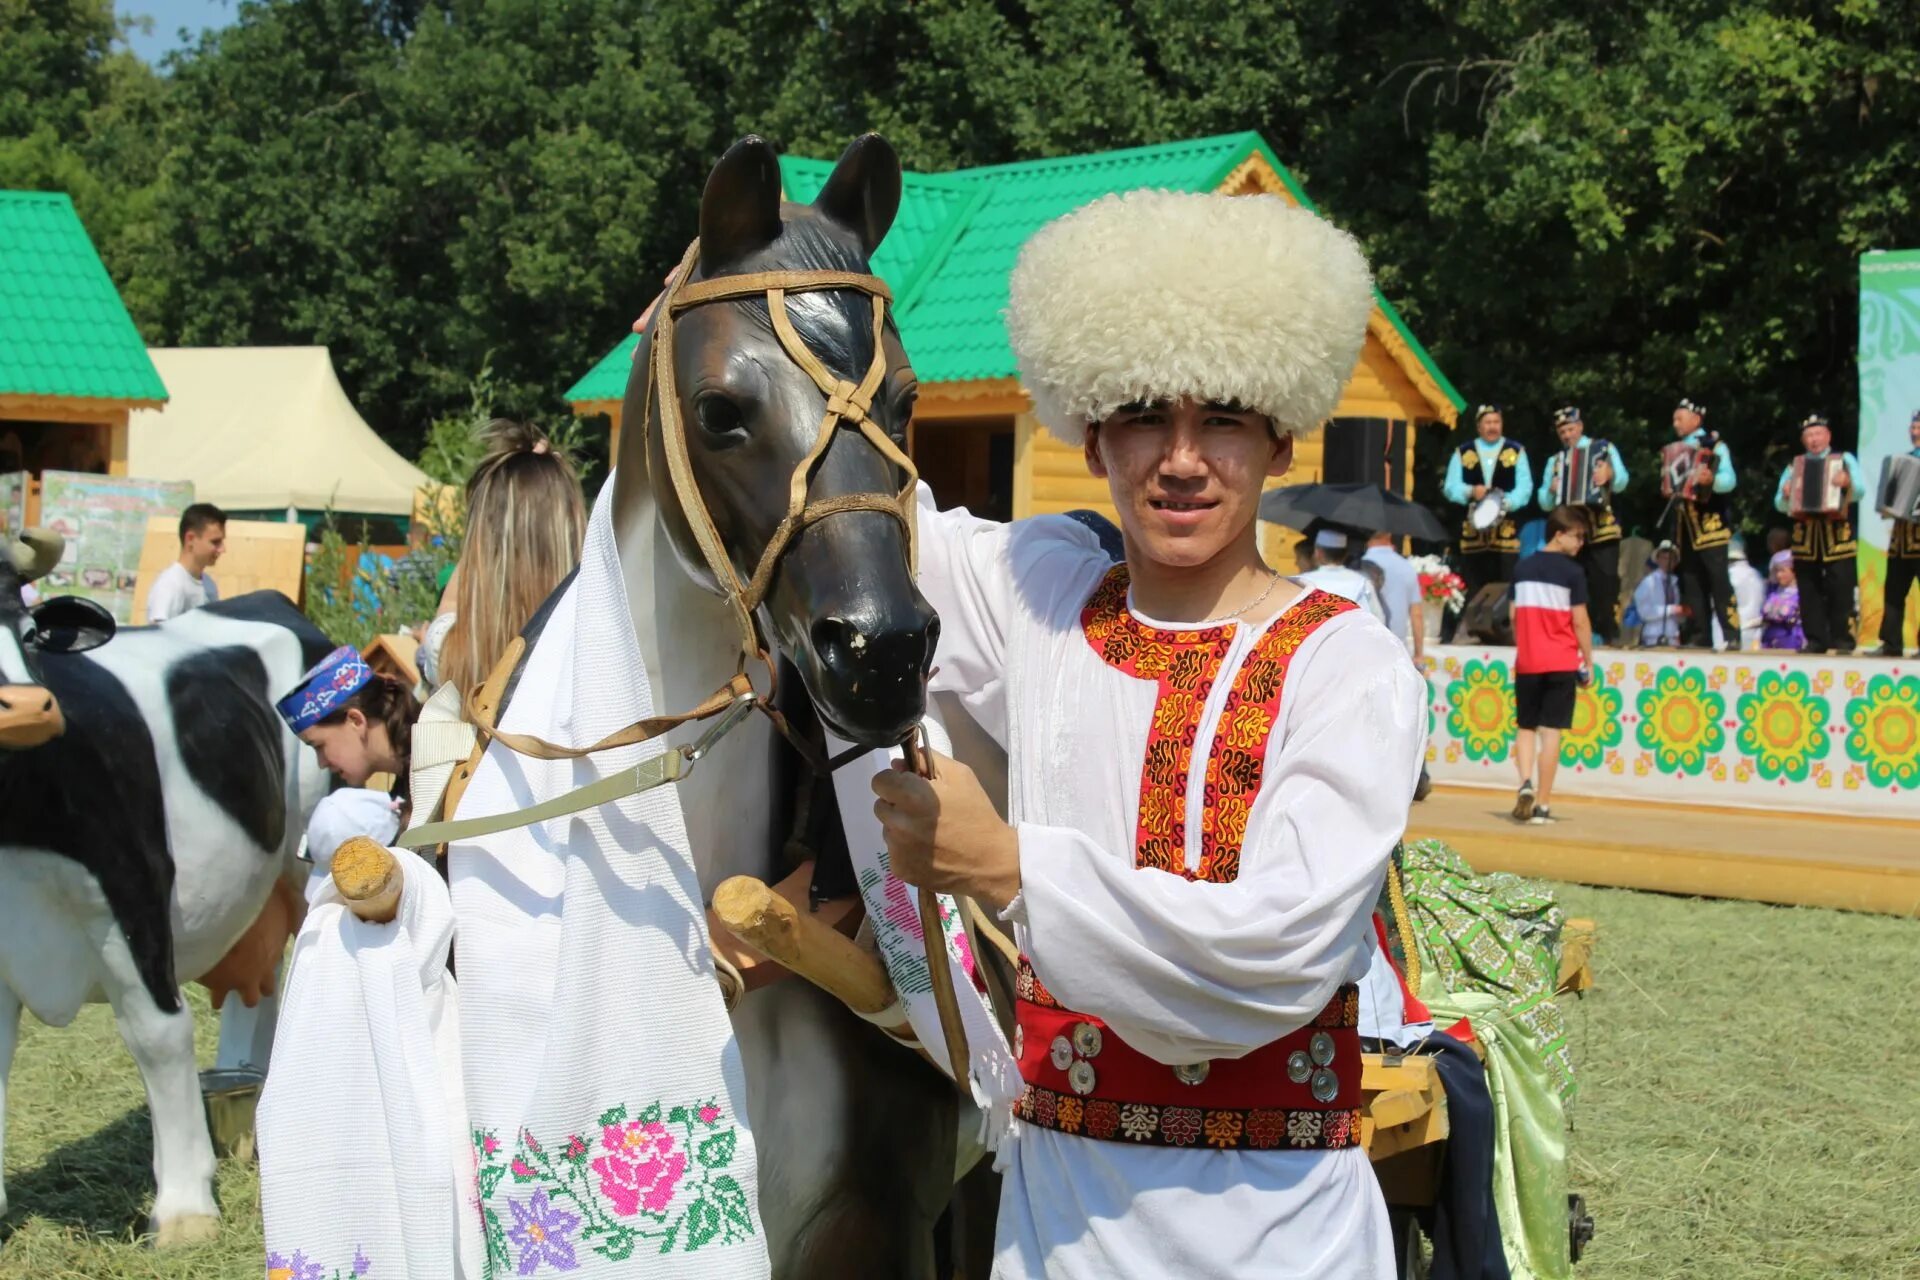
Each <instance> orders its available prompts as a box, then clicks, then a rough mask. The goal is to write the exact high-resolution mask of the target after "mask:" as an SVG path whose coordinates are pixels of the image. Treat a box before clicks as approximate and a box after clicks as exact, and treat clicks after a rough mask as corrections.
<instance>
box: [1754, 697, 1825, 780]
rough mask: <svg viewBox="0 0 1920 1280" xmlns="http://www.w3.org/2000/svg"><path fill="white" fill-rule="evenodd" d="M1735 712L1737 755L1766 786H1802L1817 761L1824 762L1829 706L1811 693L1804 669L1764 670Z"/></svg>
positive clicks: (1823, 699)
mask: <svg viewBox="0 0 1920 1280" xmlns="http://www.w3.org/2000/svg"><path fill="white" fill-rule="evenodd" d="M1734 710H1735V712H1736V714H1737V715H1738V716H1739V719H1740V731H1739V732H1738V733H1737V734H1736V735H1735V736H1734V743H1735V745H1736V746H1738V747H1739V748H1740V754H1742V755H1744V756H1746V757H1747V758H1748V759H1750V760H1752V761H1753V767H1754V769H1755V770H1756V771H1757V772H1758V773H1759V774H1760V776H1761V777H1763V778H1765V779H1767V780H1768V781H1769V782H1772V781H1775V780H1777V779H1780V778H1785V779H1787V781H1789V782H1805V781H1806V780H1807V773H1808V771H1809V770H1810V769H1811V768H1812V766H1813V762H1814V761H1815V760H1825V759H1826V758H1827V702H1826V699H1825V698H1821V697H1818V696H1816V695H1815V694H1814V692H1813V688H1812V686H1810V685H1809V684H1808V683H1807V676H1806V673H1805V672H1804V671H1795V672H1792V673H1791V674H1788V675H1782V674H1781V673H1780V672H1778V671H1768V672H1764V673H1763V674H1762V675H1761V676H1760V679H1759V680H1758V681H1757V682H1755V684H1754V686H1753V692H1752V693H1743V694H1741V695H1740V700H1739V702H1737V703H1735V704H1734Z"/></svg>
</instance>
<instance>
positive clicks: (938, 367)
mask: <svg viewBox="0 0 1920 1280" xmlns="http://www.w3.org/2000/svg"><path fill="white" fill-rule="evenodd" d="M1256 152H1257V153H1258V154H1259V155H1261V156H1262V157H1263V158H1264V159H1265V160H1266V162H1267V163H1268V164H1269V165H1271V166H1272V168H1273V171H1274V172H1275V173H1276V174H1278V175H1279V177H1280V180H1281V181H1282V182H1283V183H1285V184H1286V187H1287V190H1288V191H1289V192H1290V193H1291V194H1292V195H1293V197H1294V198H1295V199H1296V200H1298V201H1299V202H1300V203H1301V204H1302V205H1304V206H1305V207H1307V208H1308V209H1312V208H1313V207H1314V206H1313V202H1312V201H1310V200H1308V199H1307V195H1306V192H1305V191H1304V190H1302V189H1301V187H1300V184H1299V183H1298V182H1297V181H1296V180H1295V179H1294V177H1293V175H1292V174H1291V173H1289V172H1288V171H1287V168H1286V166H1285V165H1283V164H1281V163H1280V161H1279V158H1278V157H1277V156H1275V155H1274V154H1273V151H1272V149H1271V148H1270V147H1268V146H1267V144H1266V142H1265V141H1264V140H1262V138H1261V137H1260V135H1259V134H1257V133H1251V132H1249V133H1233V134H1223V135H1221V136H1219V137H1213V138H1197V139H1194V140H1192V141H1189V142H1170V143H1164V144H1161V145H1157V146H1150V147H1131V148H1128V149H1127V150H1124V151H1102V152H1098V153H1096V154H1093V155H1084V156H1060V157H1056V158H1052V159H1046V160H1023V161H1019V162H1017V163H1014V164H999V165H987V166H984V167H982V168H977V169H962V170H958V171H956V172H954V173H948V174H919V173H909V174H906V175H905V176H904V181H903V184H902V192H901V201H900V213H899V215H898V216H897V217H896V218H895V219H894V224H893V229H892V230H891V231H889V232H888V233H887V238H886V240H885V241H883V242H882V243H881V245H880V248H879V249H878V250H877V251H876V252H875V253H874V256H873V266H874V271H875V273H876V274H877V275H879V276H880V277H881V278H882V279H884V280H885V281H886V282H887V284H888V286H889V287H891V288H892V290H893V293H894V321H895V323H896V324H898V325H899V326H900V336H901V339H902V341H904V342H905V344H906V347H907V350H908V351H909V352H911V353H912V356H913V367H914V372H915V373H916V374H917V375H918V376H919V379H920V382H921V384H922V385H929V384H933V383H941V382H972V381H977V380H981V379H990V378H1011V377H1014V376H1016V368H1015V365H1014V359H1013V350H1012V348H1011V347H1010V346H1009V345H1008V343H1007V332H1006V325H1005V323H1004V321H1003V320H1002V313H1003V312H1004V311H1005V309H1006V305H1007V283H1008V280H1009V278H1010V277H1011V275H1012V273H1013V264H1014V260H1015V258H1017V257H1018V256H1019V253H1020V246H1021V245H1023V244H1025V243H1026V241H1027V239H1028V238H1029V237H1030V236H1032V235H1033V233H1034V232H1036V231H1038V230H1039V229H1040V228H1041V227H1042V226H1044V225H1046V224H1047V223H1048V222H1050V221H1052V220H1053V219H1054V218H1057V217H1059V216H1061V215H1062V214H1065V213H1068V212H1070V211H1072V210H1074V209H1077V208H1079V207H1080V206H1081V205H1083V204H1086V203H1087V202H1089V201H1091V200H1095V199H1098V198H1099V197H1101V196H1103V195H1107V194H1110V193H1113V192H1119V191H1132V190H1135V189H1137V188H1140V187H1158V188H1164V189H1166V190H1171V191H1213V190H1216V189H1218V188H1219V186H1220V185H1221V183H1223V182H1224V181H1225V180H1226V178H1227V176H1228V175H1229V174H1231V173H1232V172H1233V171H1234V169H1236V168H1238V167H1239V166H1240V165H1241V164H1243V163H1245V162H1246V160H1247V159H1248V158H1249V157H1250V156H1252V155H1254V154H1255V153H1256ZM832 171H833V165H832V163H831V162H828V161H823V160H807V159H802V158H799V157H796V156H783V157H781V160H780V175H781V180H782V183H783V184H784V185H785V187H786V191H787V195H788V198H790V199H792V200H796V201H809V200H812V199H813V198H814V197H815V196H816V195H818V194H819V191H820V188H821V187H822V186H823V185H825V183H826V180H827V175H828V174H830V173H831V172H832ZM1374 296H1375V299H1376V300H1377V301H1378V303H1379V305H1380V309H1381V312H1382V313H1383V314H1384V315H1385V316H1386V318H1387V320H1388V322H1389V323H1390V324H1392V325H1393V327H1394V328H1395V329H1396V330H1397V331H1398V332H1399V334H1400V336H1401V337H1402V338H1404V339H1405V340H1406V343H1407V346H1408V349H1409V350H1410V351H1411V352H1412V353H1413V355H1414V357H1415V358H1416V359H1418V360H1419V361H1420V363H1421V364H1422V365H1423V366H1424V367H1425V369H1426V370H1427V372H1428V373H1429V374H1431V375H1432V377H1433V380H1434V382H1435V384H1436V385H1437V386H1439V387H1440V389H1441V391H1442V394H1444V395H1447V396H1449V397H1451V398H1452V400H1453V402H1454V407H1455V409H1464V408H1465V407H1466V401H1465V399H1464V398H1463V397H1462V396H1461V395H1460V393H1459V392H1458V391H1456V390H1455V389H1454V387H1453V384H1452V383H1450V382H1448V381H1447V378H1446V375H1445V374H1443V373H1441V372H1440V370H1439V368H1438V367H1437V366H1436V365H1435V364H1434V363H1433V358H1432V357H1431V356H1429V355H1428V354H1427V351H1426V349H1425V348H1424V347H1422V346H1421V345H1420V343H1419V341H1418V340H1417V339H1416V338H1414V336H1413V334H1412V332H1411V331H1409V330H1408V328H1407V326H1406V323H1405V322H1404V321H1403V320H1401V318H1400V315H1399V313H1398V312H1397V311H1395V310H1394V308H1393V305H1392V304H1391V303H1389V302H1388V301H1387V300H1386V299H1385V298H1384V297H1381V296H1380V295H1379V291H1378V290H1376V291H1375V295H1374ZM632 346H633V340H632V339H631V338H629V339H628V340H626V341H625V342H623V343H621V345H620V346H619V347H617V348H615V350H614V351H613V352H611V353H609V354H608V356H607V357H606V358H605V359H603V360H601V361H600V363H599V364H597V365H595V366H594V368H593V370H592V371H591V372H590V373H588V374H587V376H586V377H584V378H582V379H581V380H580V381H579V382H578V383H576V384H575V385H574V387H573V388H572V390H570V391H568V392H567V399H568V400H570V401H576V402H577V401H581V400H595V399H610V398H617V397H619V396H620V395H621V394H623V392H624V388H625V385H626V370H627V368H628V364H627V363H626V361H624V360H622V359H620V357H622V356H623V355H624V354H626V353H628V352H630V351H631V349H632ZM616 379H617V382H618V386H617V387H616V386H615V385H614V382H615V380H616Z"/></svg>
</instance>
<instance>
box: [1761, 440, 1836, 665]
mask: <svg viewBox="0 0 1920 1280" xmlns="http://www.w3.org/2000/svg"><path fill="white" fill-rule="evenodd" d="M1800 445H1801V447H1802V448H1803V449H1805V450H1806V453H1805V455H1803V456H1804V458H1805V459H1806V460H1807V461H1808V462H1809V463H1819V462H1824V461H1825V460H1826V459H1827V458H1828V457H1830V456H1831V455H1832V454H1833V428H1832V426H1831V425H1829V423H1828V422H1827V417H1826V415H1825V414H1822V413H1813V414H1808V415H1807V420H1806V421H1805V422H1803V423H1801V424H1800ZM1839 457H1840V460H1841V466H1840V468H1839V471H1838V480H1837V483H1838V485H1839V487H1840V506H1839V508H1838V509H1837V510H1833V511H1827V510H1823V509H1821V505H1820V499H1821V497H1822V495H1818V494H1803V493H1801V492H1799V489H1798V487H1797V486H1796V485H1795V483H1794V470H1795V468H1796V466H1797V465H1798V463H1799V462H1800V459H1795V460H1794V461H1793V462H1789V463H1788V464H1787V467H1786V470H1784V471H1782V472H1781V473H1780V483H1779V484H1778V485H1776V486H1775V487H1774V491H1773V505H1774V507H1775V509H1776V510H1778V511H1780V512H1781V513H1782V514H1783V515H1789V516H1792V517H1793V576H1794V578H1795V579H1796V580H1797V581H1798V582H1799V584H1800V626H1801V628H1802V630H1804V631H1805V632H1806V635H1807V647H1806V648H1805V649H1804V650H1803V652H1805V653H1826V652H1828V651H1829V650H1831V651H1832V652H1834V653H1852V652H1853V588H1854V584H1855V581H1856V577H1855V563H1854V562H1855V559H1856V557H1857V556H1858V555H1859V554H1860V542H1859V539H1858V538H1857V537H1855V535H1854V528H1853V504H1854V503H1855V502H1856V501H1858V500H1859V496H1860V460H1859V459H1858V458H1856V457H1854V456H1853V455H1852V454H1851V453H1845V452H1842V453H1841V454H1840V455H1839ZM1735 634H1738V633H1737V632H1736V633H1735Z"/></svg>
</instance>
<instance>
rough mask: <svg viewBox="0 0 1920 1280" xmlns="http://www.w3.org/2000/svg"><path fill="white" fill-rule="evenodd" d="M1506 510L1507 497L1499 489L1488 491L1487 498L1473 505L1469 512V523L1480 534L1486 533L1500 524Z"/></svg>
mask: <svg viewBox="0 0 1920 1280" xmlns="http://www.w3.org/2000/svg"><path fill="white" fill-rule="evenodd" d="M1505 509H1506V495H1505V494H1503V493H1501V492H1500V491H1499V490H1498V489H1491V490H1488V492H1487V496H1486V497H1484V498H1482V499H1480V501H1478V502H1476V503H1474V504H1473V506H1472V507H1471V508H1469V509H1468V512H1467V522H1468V523H1469V524H1471V525H1472V526H1473V527H1474V530H1475V531H1476V532H1478V533H1485V532H1486V531H1487V530H1489V529H1491V528H1493V526H1495V525H1497V524H1499V523H1500V516H1501V514H1502V513H1503V512H1504V511H1505Z"/></svg>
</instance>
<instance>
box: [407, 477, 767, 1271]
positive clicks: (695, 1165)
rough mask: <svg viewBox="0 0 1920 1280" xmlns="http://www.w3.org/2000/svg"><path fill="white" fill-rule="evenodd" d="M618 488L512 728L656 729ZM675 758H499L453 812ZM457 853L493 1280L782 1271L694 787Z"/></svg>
mask: <svg viewBox="0 0 1920 1280" xmlns="http://www.w3.org/2000/svg"><path fill="white" fill-rule="evenodd" d="M612 494H613V486H612V485H608V486H607V487H606V489H605V490H604V491H603V492H602V494H601V497H600V501H599V502H598V503H597V504H596V506H595V508H594V512H593V517H592V520H591V522H590V523H589V526H588V531H587V539H586V545H585V547H584V549H583V551H582V555H581V562H580V571H579V574H578V575H577V576H576V578H575V579H574V581H573V584H572V585H571V586H570V587H569V588H568V589H567V592H566V594H565V595H564V596H563V597H562V598H561V599H560V600H559V601H558V602H557V603H556V605H555V607H554V610H553V613H552V614H551V616H550V617H549V619H548V621H547V623H546V626H545V628H544V629H543V631H542V632H541V634H540V638H539V640H538V642H537V643H536V644H535V645H534V648H533V652H532V653H531V654H530V655H529V657H528V658H527V660H526V663H525V665H524V666H523V667H522V670H521V674H520V677H519V683H518V686H517V688H516V690H515V693H514V695H513V698H512V700H511V701H510V702H509V704H508V706H507V710H506V714H505V716H504V717H503V720H502V724H501V727H502V728H503V729H506V730H509V731H513V732H518V733H531V734H535V735H538V736H539V737H542V738H545V739H546V740H548V741H550V742H558V743H590V742H595V741H598V740H599V739H600V738H602V737H604V736H605V735H607V734H609V733H611V732H613V731H614V730H616V729H619V728H621V727H623V726H625V725H627V724H629V723H631V722H632V721H634V720H636V719H639V718H641V717H643V716H650V715H653V714H655V712H656V708H655V706H654V703H653V696H652V692H651V686H650V683H649V681H648V677H647V672H646V669H645V664H644V662H643V660H642V657H641V654H640V649H639V645H638V642H637V641H636V640H635V638H634V635H633V627H632V622H631V619H630V615H629V612H628V606H627V597H626V588H625V584H624V582H623V579H622V576H621V573H620V562H619V556H618V554H617V551H616V548H615V544H614V537H613V527H612V514H611V508H610V499H611V497H612ZM665 749H666V745H665V743H664V742H663V741H660V740H655V741H653V742H648V743H642V744H639V745H637V746H632V747H624V748H619V749H616V750H612V751H605V752H600V753H598V754H596V755H594V756H592V757H590V758H587V759H582V760H558V761H545V760H536V759H532V758H529V757H523V756H518V755H515V754H514V753H513V752H511V751H509V750H508V749H506V748H505V747H502V746H500V745H499V744H497V743H496V744H493V745H492V746H490V747H489V749H488V751H487V753H486V755H485V757H484V758H483V759H482V761H481V764H480V767H479V768H478V769H477V770H476V772H475V774H474V777H473V780H472V782H471V783H469V784H468V787H467V790H466V793H465V795H464V797H463V798H462V800H461V802H460V806H459V813H458V814H457V815H454V816H458V817H469V818H470V817H475V816H480V815H487V814H497V813H505V812H508V811H511V810H516V809H522V808H525V807H526V806H528V805H531V804H535V803H538V802H539V801H542V800H546V799H549V798H551V797H553V796H556V795H559V794H561V793H562V792H565V791H568V790H571V789H573V788H575V787H579V786H583V785H585V784H587V783H590V782H593V781H596V780H598V779H600V778H604V777H607V776H610V775H612V774H614V773H616V772H619V771H621V770H625V769H631V768H632V767H633V766H634V765H635V764H637V763H639V762H640V761H642V760H644V759H647V758H649V757H651V756H653V755H656V754H658V753H659V752H661V751H663V750H665ZM420 812H421V809H420V806H418V805H417V806H416V809H415V813H416V816H418V815H419V814H420ZM451 859H452V862H451V870H452V881H453V901H454V908H455V911H456V914H457V916H458V918H459V926H460V939H461V944H460V952H459V961H460V985H461V1017H462V1025H463V1027H464V1030H465V1059H466V1082H467V1105H468V1108H469V1111H470V1114H471V1119H472V1127H473V1135H472V1136H473V1142H474V1151H475V1157H476V1160H477V1163H478V1170H479V1173H478V1177H479V1193H480V1199H481V1204H482V1213H483V1218H484V1228H485V1234H486V1241H487V1250H488V1255H489V1258H490V1260H491V1263H492V1268H493V1274H494V1275H495V1276H506V1275H516V1276H534V1275H540V1276H544V1275H548V1274H557V1273H561V1272H568V1273H573V1274H575V1275H578V1276H581V1277H592V1276H612V1275H619V1276H623V1277H626V1276H632V1275H635V1274H644V1275H646V1276H648V1277H650V1278H666V1280H672V1278H675V1277H701V1278H703V1280H704V1278H707V1277H727V1278H731V1277H754V1278H756V1280H758V1278H759V1277H764V1276H766V1275H767V1273H768V1263H767V1254H766V1247H765V1243H764V1238H763V1234H762V1231H761V1227H760V1221H759V1212H758V1207H757V1206H758V1192H757V1187H756V1177H755V1164H754V1150H753V1141H752V1136H751V1134H750V1132H749V1130H748V1128H747V1123H746V1116H745V1114H744V1102H745V1098H746V1082H745V1075H744V1071H743V1068H742V1066H741V1062H740V1055H739V1051H738V1049H737V1047H736V1046H735V1044H734V1042H733V1031H732V1025H731V1023H730V1022H729V1021H728V1018H727V1013H726V1009H725V1007H724V1005H723V1004H722V1002H721V996H720V988H719V986H718V985H717V984H716V983H715V981H714V977H713V960H712V954H711V951H710V950H709V947H708V941H707V934H706V916H705V913H704V911H703V910H702V907H701V901H702V898H701V893H700V886H699V883H698V881H697V879H696V878H695V869H694V863H693V859H692V857H691V855H690V853H689V851H688V847H687V836H686V827H685V823H684V821H683V819H682V816H681V812H680V801H679V798H678V796H677V794H676V789H675V788H673V787H670V786H669V787H660V788H656V789H654V790H652V791H649V792H647V793H645V794H643V795H639V796H630V797H628V798H627V799H625V800H622V801H619V802H617V803H614V804H610V805H604V806H601V807H600V808H598V809H594V810H590V811H586V812H582V813H575V814H571V815H567V816H565V817H560V818H555V819H552V820H550V821H547V822H543V823H539V824H537V825H535V826H530V827H521V828H517V829H515V830H511V831H503V832H499V833H496V834H494V835H489V836H483V837H480V838H478V839H476V840H471V841H463V842H460V843H458V844H456V845H455V846H454V847H453V849H452V850H451Z"/></svg>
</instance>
